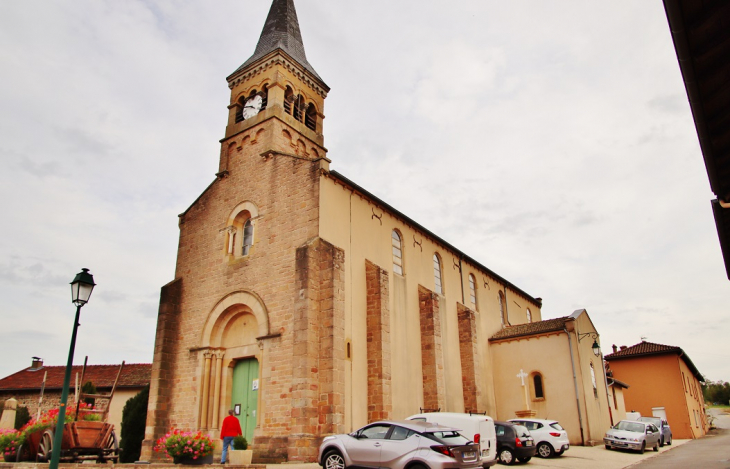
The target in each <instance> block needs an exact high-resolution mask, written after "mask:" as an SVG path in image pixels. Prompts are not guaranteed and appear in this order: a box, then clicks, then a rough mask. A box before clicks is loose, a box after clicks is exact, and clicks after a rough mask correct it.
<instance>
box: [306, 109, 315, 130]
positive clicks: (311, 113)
mask: <svg viewBox="0 0 730 469" xmlns="http://www.w3.org/2000/svg"><path fill="white" fill-rule="evenodd" d="M304 125H306V126H307V128H308V129H312V130H317V109H315V107H314V104H313V103H309V106H307V112H306V114H305V116H304Z"/></svg>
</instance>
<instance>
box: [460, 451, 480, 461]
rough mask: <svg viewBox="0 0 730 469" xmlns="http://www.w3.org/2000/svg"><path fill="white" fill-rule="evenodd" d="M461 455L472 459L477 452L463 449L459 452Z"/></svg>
mask: <svg viewBox="0 0 730 469" xmlns="http://www.w3.org/2000/svg"><path fill="white" fill-rule="evenodd" d="M461 457H462V458H464V459H474V458H476V457H477V453H475V452H474V451H465V452H463V453H461Z"/></svg>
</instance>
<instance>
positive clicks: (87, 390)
mask: <svg viewBox="0 0 730 469" xmlns="http://www.w3.org/2000/svg"><path fill="white" fill-rule="evenodd" d="M81 394H96V386H94V383H92V382H91V381H87V382H85V383H84V385H83V386H81ZM84 403H86V404H88V405H90V406H91V407H94V404H95V403H96V400H95V399H94V398H93V397H85V398H84Z"/></svg>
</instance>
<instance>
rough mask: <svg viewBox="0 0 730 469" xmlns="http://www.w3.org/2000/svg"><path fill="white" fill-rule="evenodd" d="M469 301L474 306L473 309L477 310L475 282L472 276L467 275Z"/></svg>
mask: <svg viewBox="0 0 730 469" xmlns="http://www.w3.org/2000/svg"><path fill="white" fill-rule="evenodd" d="M469 299H470V300H471V304H473V305H474V309H477V280H476V278H474V274H469Z"/></svg>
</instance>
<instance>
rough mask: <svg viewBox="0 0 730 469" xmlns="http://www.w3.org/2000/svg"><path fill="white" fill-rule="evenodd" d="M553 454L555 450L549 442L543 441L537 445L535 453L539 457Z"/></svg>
mask: <svg viewBox="0 0 730 469" xmlns="http://www.w3.org/2000/svg"><path fill="white" fill-rule="evenodd" d="M553 454H555V451H554V450H553V447H552V446H550V443H545V442H544V441H543V442H542V443H540V444H539V445H537V455H538V456H540V457H541V458H549V457H551V456H552V455H553Z"/></svg>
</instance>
